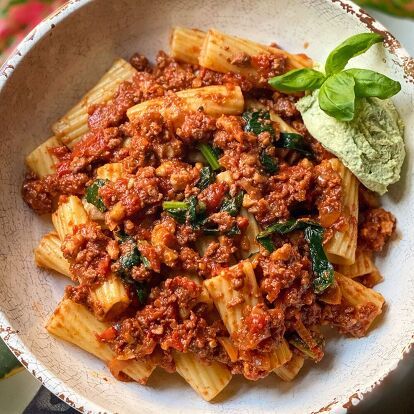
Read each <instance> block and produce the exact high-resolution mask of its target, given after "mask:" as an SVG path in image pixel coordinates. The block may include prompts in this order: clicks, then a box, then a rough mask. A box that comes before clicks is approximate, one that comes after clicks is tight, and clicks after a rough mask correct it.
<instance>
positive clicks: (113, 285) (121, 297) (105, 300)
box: [90, 274, 130, 320]
mask: <svg viewBox="0 0 414 414" xmlns="http://www.w3.org/2000/svg"><path fill="white" fill-rule="evenodd" d="M90 296H91V299H92V303H93V310H94V313H95V315H97V317H99V319H108V320H109V319H113V318H115V317H117V316H119V315H120V314H121V313H122V312H123V311H124V310H125V309H126V308H127V307H128V305H129V303H130V299H129V295H128V291H127V289H126V287H125V286H124V284H123V283H122V281H121V279H120V278H119V277H117V276H116V275H114V274H112V275H110V277H109V278H108V279H107V280H105V281H104V282H103V283H102V284H101V285H100V286H98V287H97V288H96V289H95V290H94V291H92V292H91V293H90Z"/></svg>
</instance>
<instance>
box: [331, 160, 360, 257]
mask: <svg viewBox="0 0 414 414" xmlns="http://www.w3.org/2000/svg"><path fill="white" fill-rule="evenodd" d="M330 163H331V166H332V168H333V169H334V170H335V171H336V172H338V173H339V175H340V176H341V178H342V214H343V215H344V216H345V218H346V219H347V222H348V227H347V229H346V230H345V231H343V232H342V231H335V233H334V234H333V236H332V238H331V239H330V240H329V241H328V242H327V243H326V244H325V246H324V249H325V252H326V255H327V257H328V259H329V261H330V262H332V263H335V264H340V265H352V264H353V263H355V251H356V245H357V237H358V228H357V227H358V187H359V183H358V180H357V179H356V177H355V176H354V175H353V174H352V173H351V171H349V170H348V168H346V167H345V166H344V165H343V164H342V163H341V161H339V160H338V159H337V158H332V159H331V160H330Z"/></svg>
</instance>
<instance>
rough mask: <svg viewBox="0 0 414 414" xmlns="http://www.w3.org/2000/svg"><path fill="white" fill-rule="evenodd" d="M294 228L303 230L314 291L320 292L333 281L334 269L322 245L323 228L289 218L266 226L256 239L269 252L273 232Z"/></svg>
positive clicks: (288, 231)
mask: <svg viewBox="0 0 414 414" xmlns="http://www.w3.org/2000/svg"><path fill="white" fill-rule="evenodd" d="M295 230H304V233H305V240H306V241H307V242H308V244H309V252H310V256H311V259H312V270H313V273H314V274H315V279H314V280H313V288H314V291H315V293H322V292H323V291H324V290H325V289H327V288H328V287H329V286H331V284H332V283H333V281H334V269H333V266H332V264H331V263H330V262H329V261H328V258H327V257H326V254H325V252H324V250H323V247H322V242H323V235H324V230H323V227H321V226H320V225H319V224H318V223H316V222H314V221H310V220H303V219H298V220H295V219H290V220H287V221H283V222H277V223H274V224H272V225H271V226H269V227H267V228H266V229H265V230H263V231H262V232H260V233H259V234H258V235H257V236H256V240H257V241H258V242H259V243H260V244H261V245H262V246H263V247H264V248H265V249H266V250H268V251H269V252H273V251H274V250H275V245H274V243H273V241H272V239H271V238H270V236H271V235H272V234H273V233H277V234H287V233H290V232H291V231H295Z"/></svg>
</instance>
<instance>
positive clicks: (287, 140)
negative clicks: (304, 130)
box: [276, 132, 313, 158]
mask: <svg viewBox="0 0 414 414" xmlns="http://www.w3.org/2000/svg"><path fill="white" fill-rule="evenodd" d="M276 146H277V147H278V148H288V149H292V150H295V151H298V152H300V153H301V154H303V155H305V156H306V157H308V158H310V157H313V154H312V151H311V149H310V147H309V146H308V145H307V144H306V142H305V141H304V139H303V136H302V135H300V134H296V133H294V132H281V134H280V138H279V140H278V141H277V142H276Z"/></svg>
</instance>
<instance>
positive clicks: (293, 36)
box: [0, 0, 414, 414]
mask: <svg viewBox="0 0 414 414" xmlns="http://www.w3.org/2000/svg"><path fill="white" fill-rule="evenodd" d="M174 25H185V26H191V27H198V28H201V29H207V28H209V27H216V28H218V29H221V30H222V31H225V32H228V33H231V34H234V35H240V36H244V37H247V38H249V39H253V40H257V41H261V42H264V43H270V42H272V41H276V42H277V43H278V44H280V45H281V46H282V47H284V48H286V49H288V50H289V51H292V52H306V53H308V54H309V55H310V56H312V57H313V58H314V59H315V60H317V61H322V62H323V61H324V59H325V58H326V55H327V53H328V52H329V51H330V50H331V49H332V48H333V47H335V46H336V45H337V44H338V43H339V42H341V41H342V40H343V39H345V38H346V37H348V36H350V35H353V34H356V33H359V32H364V31H376V32H379V33H381V34H383V35H384V37H385V39H386V42H385V43H386V48H385V49H384V48H383V47H381V46H378V45H376V46H375V47H373V48H372V49H371V50H370V51H369V53H367V54H365V55H364V56H363V59H361V58H358V59H355V60H354V61H353V64H354V65H357V66H360V67H367V68H373V69H376V70H378V71H380V72H383V73H385V74H387V75H388V76H390V77H392V78H394V79H398V80H399V81H400V82H401V83H402V91H401V93H400V94H399V95H398V96H397V97H396V98H395V103H396V105H397V107H398V110H399V112H400V114H401V116H402V118H403V119H404V121H405V124H406V143H407V150H408V156H407V160H406V162H405V166H404V171H403V177H402V179H401V181H400V182H399V183H398V184H397V185H394V186H393V187H392V188H391V190H390V191H389V193H388V195H387V196H386V197H385V199H384V204H385V207H386V208H389V209H390V210H392V211H393V212H394V214H395V215H396V216H397V218H398V240H397V241H394V242H393V243H392V244H391V246H390V247H389V249H388V254H387V257H384V258H380V259H379V261H378V262H379V267H380V269H381V272H382V274H383V275H384V278H385V281H384V282H383V283H381V284H380V285H379V286H378V290H379V291H380V292H381V293H382V294H383V295H384V296H385V298H386V300H387V309H386V312H385V314H384V317H383V318H382V320H381V322H380V323H379V324H378V325H377V327H376V329H374V330H373V331H372V332H371V333H370V334H369V336H368V337H367V338H364V339H361V340H355V339H347V338H343V337H341V338H339V337H333V338H332V339H331V340H329V341H328V345H327V349H326V357H325V358H324V360H323V361H322V363H320V364H318V365H313V364H310V363H308V364H307V365H306V368H305V369H304V370H303V372H302V373H301V375H300V376H299V378H298V379H297V380H296V381H294V382H293V383H289V384H287V383H282V382H281V381H279V380H278V379H277V377H276V376H273V375H271V376H269V377H268V378H266V379H265V380H262V381H258V382H247V381H244V380H242V379H240V378H233V380H232V382H231V383H230V385H229V386H228V387H227V389H226V390H225V391H224V392H223V393H222V394H221V395H220V397H219V398H218V399H216V400H215V402H213V403H206V402H204V401H202V400H200V399H199V397H198V396H197V395H196V394H195V393H194V392H193V391H192V390H191V388H190V387H189V386H188V385H187V384H185V383H184V381H183V380H182V379H180V378H179V377H178V375H167V374H164V373H162V372H158V371H157V372H155V373H154V374H153V375H152V377H151V378H150V381H149V384H148V386H146V387H143V386H139V385H137V384H134V383H122V382H118V381H116V380H115V379H113V378H112V376H111V375H110V374H109V372H108V371H107V369H106V367H105V366H104V364H103V363H102V362H100V361H98V360H97V359H95V358H94V357H91V356H89V355H87V354H86V353H85V352H83V351H81V350H79V349H76V348H75V347H74V346H71V345H69V344H66V343H63V342H62V341H60V340H57V339H55V338H52V337H51V336H49V335H48V333H47V332H46V331H45V329H44V324H45V321H46V319H47V318H48V317H49V315H50V314H51V313H52V311H53V309H54V308H55V307H56V305H57V303H58V302H59V300H60V298H61V297H62V294H63V289H64V285H65V284H66V283H67V281H66V280H65V279H64V278H60V277H56V276H54V275H51V274H48V273H47V272H43V271H41V270H39V269H37V268H36V266H35V264H34V260H33V248H34V247H35V246H36V244H37V242H38V240H39V239H40V237H41V235H42V234H44V233H45V232H47V231H48V230H49V228H50V224H49V221H48V220H46V219H40V218H39V217H37V216H36V215H35V214H34V213H33V212H32V211H30V210H29V209H28V208H27V207H26V205H25V204H24V203H23V201H22V199H21V196H20V187H21V183H22V180H23V176H24V170H25V168H24V157H25V155H26V154H28V153H29V152H30V151H31V150H32V149H34V148H35V147H36V146H37V145H39V144H40V143H41V142H42V141H44V140H45V139H46V138H48V137H49V136H51V130H50V125H51V124H52V123H53V122H54V121H55V120H56V119H58V118H59V117H60V116H61V115H63V114H64V113H65V112H66V110H67V109H68V108H70V107H71V106H72V105H73V104H74V103H75V102H76V101H77V100H78V99H79V98H80V97H81V96H82V95H83V93H84V92H85V91H87V90H88V89H89V88H90V87H91V86H92V85H94V83H95V82H96V81H97V79H98V78H99V77H100V76H101V75H102V74H103V73H104V72H105V70H106V69H107V68H108V67H109V66H110V64H111V62H112V61H113V60H114V59H115V58H116V57H117V56H122V57H126V58H127V57H128V56H130V55H131V54H132V53H133V52H135V51H139V52H141V53H144V54H146V55H147V56H150V57H152V58H153V57H154V56H155V53H156V52H157V51H158V50H159V49H162V48H164V49H168V34H169V31H170V28H171V27H172V26H174ZM306 46H307V48H306ZM305 48H306V50H305ZM413 72H414V62H413V60H412V59H410V58H409V57H408V55H407V54H406V52H405V51H404V50H403V49H402V48H401V46H400V44H399V43H398V41H396V40H395V39H394V38H393V37H392V36H391V35H390V34H389V33H388V32H387V31H386V30H385V29H384V28H383V27H382V26H381V25H380V24H378V23H377V22H376V21H375V20H374V19H372V18H371V17H370V16H368V15H367V14H365V12H364V11H362V10H360V9H359V8H358V7H357V6H355V5H353V4H351V3H347V2H343V1H340V0H332V1H331V0H317V1H314V0H304V1H299V0H273V1H271V0H257V1H254V2H252V1H251V0H234V1H227V2H224V1H221V0H169V1H166V0H165V1H162V0H155V1H152V2H148V1H144V0H117V1H111V0H99V1H88V0H78V1H72V2H69V4H68V5H66V6H65V7H63V8H62V9H60V10H59V11H58V12H57V13H55V15H53V16H51V17H50V18H48V19H46V20H45V21H44V22H42V23H41V24H40V25H39V26H38V27H37V28H36V29H35V30H34V31H33V32H32V33H31V34H30V35H29V36H28V37H26V39H25V40H24V41H23V42H22V43H21V44H20V45H19V47H18V49H17V50H16V52H15V53H14V55H13V56H12V57H11V58H10V59H9V60H8V62H7V63H6V64H5V65H4V66H3V68H2V70H1V72H0V131H1V135H2V140H1V147H0V189H1V196H0V197H1V198H0V273H1V278H0V306H1V310H2V312H1V315H0V325H1V332H2V333H1V336H2V338H3V339H5V341H6V342H7V344H8V345H9V347H10V348H11V349H12V351H13V352H14V353H15V354H16V356H17V357H18V358H19V359H20V361H21V362H22V363H23V364H24V365H25V367H26V368H27V369H28V370H29V371H30V372H32V373H33V375H35V376H36V377H37V378H38V379H39V380H40V381H42V383H43V384H44V385H45V386H46V387H48V388H49V389H50V390H51V391H52V392H54V393H55V394H56V395H58V396H59V397H60V398H61V399H63V400H64V401H66V402H68V403H69V404H71V405H72V406H73V407H76V408H77V409H78V410H79V411H81V412H86V413H115V412H116V413H134V412H139V413H141V414H155V413H160V412H168V413H169V414H178V413H192V414H194V413H222V414H225V413H235V412H237V413H240V414H242V413H243V414H244V413H246V414H247V413H255V414H260V413H263V414H264V413H275V412H278V413H290V414H303V413H311V412H322V411H323V412H327V411H329V410H330V411H332V412H343V411H345V409H346V407H347V406H348V405H350V404H351V403H355V402H357V401H358V399H360V398H362V396H363V395H364V394H365V393H367V392H369V391H370V390H371V389H372V388H373V387H374V386H375V385H376V384H378V383H379V382H380V381H381V380H382V379H383V378H384V377H385V376H386V375H387V374H388V373H389V372H390V371H392V370H394V369H395V368H396V367H397V364H398V362H399V361H400V360H401V359H402V357H403V355H404V353H405V352H407V351H408V350H409V348H410V346H411V344H412V342H413V338H414V312H413V309H414V294H413V292H414V272H413V269H414V232H413V231H412V230H411V225H412V223H414V210H413V208H412V206H413V205H414V190H413V187H412V158H411V155H412V153H413V150H414V112H413V101H414V84H413V83H414V79H413Z"/></svg>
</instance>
